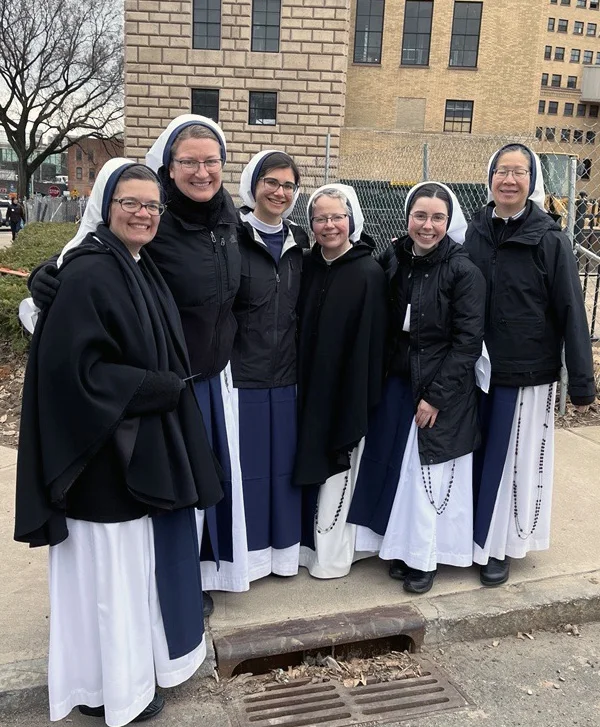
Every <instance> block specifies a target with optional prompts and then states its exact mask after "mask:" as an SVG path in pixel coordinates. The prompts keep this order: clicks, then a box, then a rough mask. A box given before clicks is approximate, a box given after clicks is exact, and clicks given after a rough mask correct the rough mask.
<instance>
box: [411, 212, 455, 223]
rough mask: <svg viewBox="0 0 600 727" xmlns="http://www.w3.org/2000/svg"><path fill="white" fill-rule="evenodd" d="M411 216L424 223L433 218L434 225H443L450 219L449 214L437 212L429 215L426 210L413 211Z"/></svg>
mask: <svg viewBox="0 0 600 727" xmlns="http://www.w3.org/2000/svg"><path fill="white" fill-rule="evenodd" d="M409 217H412V218H413V220H414V221H415V222H422V223H423V224H424V223H425V222H427V220H431V222H432V224H434V225H443V224H444V222H445V221H446V220H447V219H448V215H445V214H444V213H443V212H436V213H435V214H434V215H428V214H427V213H426V212H411V213H410V214H409Z"/></svg>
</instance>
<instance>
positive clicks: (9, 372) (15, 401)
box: [0, 343, 27, 448]
mask: <svg viewBox="0 0 600 727" xmlns="http://www.w3.org/2000/svg"><path fill="white" fill-rule="evenodd" d="M26 364H27V354H25V353H21V354H17V353H15V352H14V351H13V350H12V349H11V347H10V346H9V345H8V344H6V343H0V444H2V445H4V446H7V447H15V448H16V447H17V444H18V443H19V422H20V420H21V397H22V396H23V380H24V378H25V366H26Z"/></svg>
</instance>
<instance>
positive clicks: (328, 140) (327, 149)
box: [325, 133, 331, 184]
mask: <svg viewBox="0 0 600 727" xmlns="http://www.w3.org/2000/svg"><path fill="white" fill-rule="evenodd" d="M330 160H331V134H329V133H328V134H327V136H326V137H325V184H329V163H330Z"/></svg>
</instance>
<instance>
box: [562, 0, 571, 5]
mask: <svg viewBox="0 0 600 727" xmlns="http://www.w3.org/2000/svg"><path fill="white" fill-rule="evenodd" d="M560 4H561V5H570V4H571V0H560Z"/></svg>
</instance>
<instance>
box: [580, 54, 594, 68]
mask: <svg viewBox="0 0 600 727" xmlns="http://www.w3.org/2000/svg"><path fill="white" fill-rule="evenodd" d="M593 60H594V51H592V50H584V51H583V62H584V63H587V64H588V65H589V64H590V63H592V61H593Z"/></svg>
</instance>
